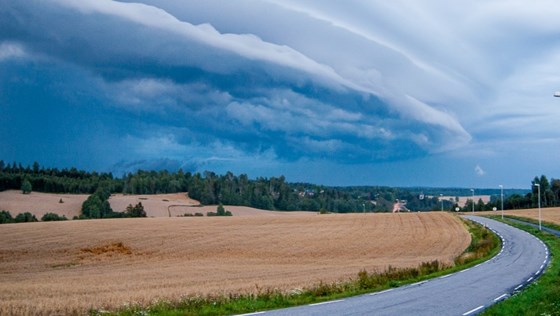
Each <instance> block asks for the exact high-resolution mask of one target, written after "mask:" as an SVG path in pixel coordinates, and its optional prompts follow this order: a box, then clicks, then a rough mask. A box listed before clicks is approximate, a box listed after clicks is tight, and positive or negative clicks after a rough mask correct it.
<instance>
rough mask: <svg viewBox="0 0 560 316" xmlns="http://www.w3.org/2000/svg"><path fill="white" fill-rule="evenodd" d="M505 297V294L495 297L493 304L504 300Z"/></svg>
mask: <svg viewBox="0 0 560 316" xmlns="http://www.w3.org/2000/svg"><path fill="white" fill-rule="evenodd" d="M506 296H508V295H507V294H502V295H500V296H498V297H496V298H495V299H494V302H497V301H499V300H501V299H502V298H504V297H506Z"/></svg>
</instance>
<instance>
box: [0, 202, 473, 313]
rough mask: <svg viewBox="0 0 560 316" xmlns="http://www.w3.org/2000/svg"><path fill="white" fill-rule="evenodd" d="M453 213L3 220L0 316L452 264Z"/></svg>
mask: <svg viewBox="0 0 560 316" xmlns="http://www.w3.org/2000/svg"><path fill="white" fill-rule="evenodd" d="M469 242H470V235H469V233H468V232H467V231H466V230H465V228H464V226H463V224H462V223H461V222H460V221H459V219H458V218H457V217H455V216H453V215H450V214H448V213H407V214H404V213H403V214H346V215H338V214H332V215H316V214H309V213H307V214H303V215H297V214H294V215H293V216H266V217H265V216H261V217H258V216H253V217H251V216H245V217H243V216H238V217H235V216H234V217H227V218H207V217H199V218H196V217H183V218H177V217H174V218H145V219H115V220H88V221H68V222H49V223H26V224H6V225H0V261H1V262H2V265H0V276H1V277H0V314H2V315H9V314H17V315H25V314H38V313H43V314H53V313H61V314H69V313H78V312H83V311H86V310H87V309H89V308H116V307H120V306H123V304H127V303H130V302H139V303H142V304H147V303H150V302H153V301H154V300H156V299H177V298H179V297H181V296H185V295H196V294H201V295H205V294H220V293H231V292H237V293H239V292H254V291H256V290H257V286H258V287H259V288H261V289H262V288H278V289H283V290H291V289H296V288H303V287H306V286H310V285H313V284H317V283H318V282H319V281H324V282H331V281H338V280H348V278H350V277H354V276H355V275H356V274H357V272H359V271H360V270H362V269H366V270H368V271H373V270H384V269H385V268H386V267H387V266H388V265H391V266H396V267H404V266H416V265H418V264H419V263H421V262H424V261H431V260H434V259H438V260H441V261H444V262H450V261H452V260H453V258H454V257H456V256H457V255H459V254H460V253H461V252H462V251H463V250H464V249H465V248H466V247H467V246H468V244H469Z"/></svg>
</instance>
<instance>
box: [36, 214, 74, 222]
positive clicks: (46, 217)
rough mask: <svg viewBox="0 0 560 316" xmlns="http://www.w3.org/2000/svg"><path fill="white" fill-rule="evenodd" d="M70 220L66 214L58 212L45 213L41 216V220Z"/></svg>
mask: <svg viewBox="0 0 560 316" xmlns="http://www.w3.org/2000/svg"><path fill="white" fill-rule="evenodd" d="M66 220H68V219H67V218H66V216H64V215H62V216H60V215H58V214H56V213H46V214H45V215H43V217H41V221H43V222H55V221H66Z"/></svg>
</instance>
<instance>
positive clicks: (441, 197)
mask: <svg viewBox="0 0 560 316" xmlns="http://www.w3.org/2000/svg"><path fill="white" fill-rule="evenodd" d="M439 200H440V201H441V211H442V212H443V194H440V195H439Z"/></svg>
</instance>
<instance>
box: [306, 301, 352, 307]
mask: <svg viewBox="0 0 560 316" xmlns="http://www.w3.org/2000/svg"><path fill="white" fill-rule="evenodd" d="M343 301H344V300H336V301H328V302H321V303H315V304H309V306H319V305H327V304H334V303H339V302H343Z"/></svg>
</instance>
